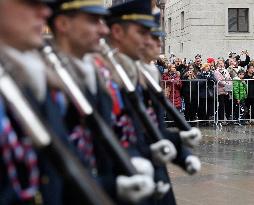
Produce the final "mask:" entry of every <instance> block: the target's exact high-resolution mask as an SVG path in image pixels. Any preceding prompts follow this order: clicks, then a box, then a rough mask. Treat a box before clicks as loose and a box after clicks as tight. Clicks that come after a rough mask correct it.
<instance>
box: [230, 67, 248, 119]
mask: <svg viewBox="0 0 254 205" xmlns="http://www.w3.org/2000/svg"><path fill="white" fill-rule="evenodd" d="M244 73H245V72H244V70H243V69H241V70H239V71H238V73H237V77H235V78H234V79H233V99H234V119H237V120H238V121H239V123H240V124H245V122H244V121H240V119H245V116H246V111H247V108H246V105H245V100H246V98H247V84H246V82H245V81H244Z"/></svg>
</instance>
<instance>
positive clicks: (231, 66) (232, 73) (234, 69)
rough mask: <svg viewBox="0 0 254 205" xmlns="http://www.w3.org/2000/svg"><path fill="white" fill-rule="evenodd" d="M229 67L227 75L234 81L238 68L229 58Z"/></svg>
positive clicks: (234, 61) (233, 60)
mask: <svg viewBox="0 0 254 205" xmlns="http://www.w3.org/2000/svg"><path fill="white" fill-rule="evenodd" d="M228 63H229V66H228V68H227V70H228V72H229V75H230V77H231V78H232V79H234V78H235V77H237V73H238V71H239V67H238V63H237V62H236V60H235V59H233V58H230V59H229V60H228Z"/></svg>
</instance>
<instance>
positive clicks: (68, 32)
mask: <svg viewBox="0 0 254 205" xmlns="http://www.w3.org/2000/svg"><path fill="white" fill-rule="evenodd" d="M56 27H57V32H58V35H59V37H60V35H63V36H64V37H65V40H66V42H67V43H68V47H69V48H70V49H71V51H72V52H73V54H76V55H79V57H81V56H82V55H84V54H85V53H87V52H94V51H97V50H98V45H99V40H100V38H102V37H104V36H105V35H107V34H108V33H109V29H108V27H107V26H106V24H105V23H104V21H103V20H102V18H101V17H100V16H98V15H92V14H86V13H77V14H75V15H74V16H66V15H61V16H59V17H58V18H57V19H56Z"/></svg>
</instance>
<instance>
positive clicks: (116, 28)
mask: <svg viewBox="0 0 254 205" xmlns="http://www.w3.org/2000/svg"><path fill="white" fill-rule="evenodd" d="M111 35H112V37H113V38H114V39H116V40H118V41H122V40H123V39H124V36H125V30H124V28H123V27H122V26H121V25H120V24H113V25H112V26H111Z"/></svg>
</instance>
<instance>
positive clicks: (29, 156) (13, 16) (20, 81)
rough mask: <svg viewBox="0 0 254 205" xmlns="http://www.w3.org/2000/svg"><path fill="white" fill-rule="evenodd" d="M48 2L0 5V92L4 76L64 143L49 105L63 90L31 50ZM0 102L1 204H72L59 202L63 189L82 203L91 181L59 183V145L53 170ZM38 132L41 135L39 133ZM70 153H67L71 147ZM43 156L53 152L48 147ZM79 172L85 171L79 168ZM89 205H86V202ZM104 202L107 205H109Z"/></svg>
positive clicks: (38, 41)
mask: <svg viewBox="0 0 254 205" xmlns="http://www.w3.org/2000/svg"><path fill="white" fill-rule="evenodd" d="M46 3H55V1H53V0H51V1H46V0H38V1H36V0H3V1H0V11H1V14H0V17H1V20H0V26H1V28H0V43H1V49H0V64H1V69H2V66H3V69H4V72H1V92H2V91H3V88H2V86H3V84H4V83H3V84H2V81H3V79H6V77H5V75H6V76H10V79H14V80H15V82H16V84H17V85H18V87H19V89H20V91H21V92H22V96H25V99H26V100H28V101H29V102H28V105H29V106H31V107H32V109H33V110H34V111H35V112H36V114H38V116H39V118H40V119H42V120H43V121H45V124H47V125H48V127H49V129H50V130H51V131H52V132H54V135H56V136H58V137H59V138H61V139H62V141H63V142H64V143H66V144H67V143H68V142H67V132H66V129H65V127H64V125H63V123H62V117H61V113H60V111H61V110H59V109H58V107H56V106H55V105H54V104H53V102H52V99H54V98H53V97H59V96H56V95H54V96H52V94H54V93H53V92H51V91H53V89H61V85H60V84H59V82H58V81H57V79H56V78H54V76H52V73H47V72H46V71H48V70H46V65H45V63H44V62H43V61H42V59H41V56H40V55H39V53H38V52H37V51H35V50H34V49H38V48H39V47H41V46H42V45H43V35H42V30H43V26H45V23H46V20H47V18H48V17H49V16H50V14H51V10H50V8H49V7H48V6H46ZM49 75H50V76H49ZM4 77H5V78H4ZM2 78H3V79H2ZM5 82H6V81H5ZM1 94H2V93H1ZM4 96H6V95H4ZM0 101H1V102H0V112H1V115H0V125H1V126H0V127H1V144H0V146H1V153H3V154H2V155H1V161H0V162H1V181H0V204H1V205H14V204H20V205H23V204H24V205H31V204H32V205H34V204H37V205H39V204H47V205H51V204H52V205H61V204H70V203H68V201H67V202H66V201H63V195H62V191H63V188H64V189H65V190H66V189H68V191H69V192H71V193H73V192H75V197H76V198H75V200H76V201H75V200H72V202H71V204H80V203H84V197H83V196H81V197H82V200H80V198H78V197H79V196H80V195H79V194H80V192H79V190H80V189H79V188H80V185H81V186H82V188H81V189H86V188H84V187H85V186H89V184H90V185H91V183H90V182H89V180H90V178H89V177H88V178H86V179H88V180H87V181H86V185H85V186H84V183H83V182H78V184H79V185H78V186H76V185H75V186H72V185H73V184H72V182H71V181H68V183H69V182H70V184H67V183H66V182H67V181H63V179H62V177H60V176H59V175H58V174H57V173H56V171H55V169H54V168H53V167H58V164H60V165H63V164H64V163H63V162H62V161H64V160H63V158H61V157H58V156H59V153H58V151H59V149H62V148H63V146H62V143H60V144H58V145H59V146H58V147H57V148H58V149H57V150H53V154H55V155H52V156H53V158H57V159H59V158H61V160H62V161H59V162H58V163H57V164H53V165H52V164H51V163H49V161H54V162H56V160H51V159H49V160H48V158H47V159H46V157H45V156H43V155H42V153H37V152H36V151H35V150H34V149H33V147H32V145H31V142H30V140H29V139H30V138H28V137H25V136H26V135H27V132H26V131H27V129H25V128H24V126H23V125H24V124H26V123H22V122H20V119H18V118H19V116H18V115H17V116H18V117H17V116H16V113H15V112H13V109H11V108H12V107H15V106H13V105H11V106H10V105H9V104H7V103H6V104H5V103H4V100H3V99H2V98H1V99H0ZM17 103H19V102H17ZM14 104H15V103H14ZM27 114H29V113H27ZM30 116H31V115H28V116H27V118H29V119H27V120H28V121H29V120H30V121H31V122H30V124H33V125H35V122H34V121H32V119H30ZM24 117H25V116H24ZM25 121H26V120H25ZM37 128H38V127H37ZM37 131H38V132H39V131H40V130H37ZM52 141H53V140H52ZM55 141H56V140H54V142H55ZM58 141H59V140H58ZM51 145H52V144H51ZM54 148H56V147H54ZM69 148H70V149H71V147H70V146H69ZM47 151H52V150H51V147H50V148H49V149H47ZM65 151H66V152H64V153H61V154H62V155H65V157H66V160H67V158H68V157H67V156H68V155H69V151H68V150H67V149H66V148H65ZM56 153H57V154H56ZM57 155H58V156H57ZM47 156H48V155H47ZM72 159H73V161H69V162H70V163H71V168H70V165H68V166H69V167H68V169H69V170H70V169H71V170H72V171H74V172H75V174H76V175H79V170H77V169H76V168H77V167H76V162H75V160H76V159H75V158H72ZM65 165H66V164H65ZM75 167H76V168H75ZM65 168H66V166H65ZM79 168H80V170H84V169H82V168H81V167H80V165H79ZM61 171H63V173H61V174H63V175H64V174H66V172H65V170H63V169H61ZM58 173H59V169H58ZM72 173H73V172H72ZM79 176H81V175H79ZM82 176H84V175H82ZM80 180H82V179H80ZM63 184H64V185H63ZM93 185H94V186H93V188H96V187H97V186H96V185H95V184H93ZM77 188H78V189H77ZM97 194H98V192H97ZM99 195H100V194H98V197H99ZM68 196H70V194H69V193H68V192H66V196H65V197H68ZM104 199H106V198H104ZM97 201H98V200H97ZM106 201H107V200H106ZM88 203H89V204H90V201H89V200H88ZM105 203H106V204H108V202H105ZM110 204H111V203H110Z"/></svg>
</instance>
